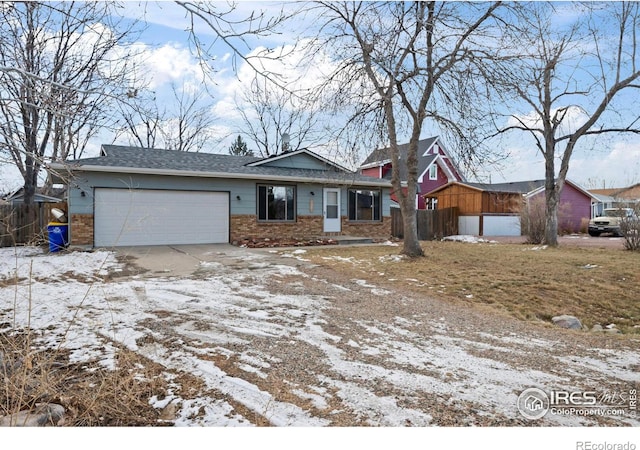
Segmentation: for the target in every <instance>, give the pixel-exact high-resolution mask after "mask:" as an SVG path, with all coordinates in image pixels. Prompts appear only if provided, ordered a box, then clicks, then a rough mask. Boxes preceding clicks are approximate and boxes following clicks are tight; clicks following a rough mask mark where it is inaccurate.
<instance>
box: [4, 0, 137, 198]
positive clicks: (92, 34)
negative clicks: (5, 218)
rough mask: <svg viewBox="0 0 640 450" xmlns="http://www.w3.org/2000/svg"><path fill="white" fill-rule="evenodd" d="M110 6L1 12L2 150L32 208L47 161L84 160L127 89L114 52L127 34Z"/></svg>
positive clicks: (33, 5)
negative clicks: (90, 141) (90, 143)
mask: <svg viewBox="0 0 640 450" xmlns="http://www.w3.org/2000/svg"><path fill="white" fill-rule="evenodd" d="M113 6H114V5H113V4H112V3H109V2H89V3H67V2H60V3H49V2H46V3H44V2H24V3H18V2H15V3H3V4H2V5H1V6H0V21H1V24H0V35H1V36H2V37H1V38H0V114H1V115H2V121H1V123H0V149H2V151H3V152H7V153H8V154H9V155H10V156H11V159H12V162H13V164H15V165H16V167H17V168H18V169H19V171H20V173H21V174H22V177H23V178H24V201H25V203H27V204H30V203H32V201H33V196H34V193H35V189H36V187H37V182H38V176H39V174H40V170H41V167H42V165H43V163H44V162H45V160H47V159H50V160H64V159H66V158H67V157H68V156H70V155H73V157H75V158H77V157H79V156H80V155H81V154H82V151H83V150H84V148H85V146H86V144H87V141H88V139H89V138H90V137H91V136H92V135H93V134H94V133H95V132H96V130H97V128H98V126H99V125H101V124H105V123H107V122H108V121H109V120H110V118H111V115H110V108H111V106H112V104H113V102H114V101H117V100H118V99H120V98H122V96H123V92H124V91H126V89H127V86H129V85H130V83H129V81H130V80H129V78H128V73H129V67H128V65H129V64H130V59H129V56H130V55H128V54H126V52H124V51H122V50H123V49H122V48H120V47H119V45H120V44H121V43H122V42H124V40H125V39H126V38H127V37H129V36H130V35H131V34H132V28H131V26H121V24H120V23H118V22H114V21H113V17H114V14H113V13H114V10H113Z"/></svg>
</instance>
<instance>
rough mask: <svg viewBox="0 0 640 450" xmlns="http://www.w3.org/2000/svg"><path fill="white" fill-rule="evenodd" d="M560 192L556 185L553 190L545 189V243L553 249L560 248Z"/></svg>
mask: <svg viewBox="0 0 640 450" xmlns="http://www.w3.org/2000/svg"><path fill="white" fill-rule="evenodd" d="M559 199H560V192H559V191H558V188H557V187H556V185H555V183H554V185H553V187H552V188H547V189H545V226H544V243H545V244H547V245H550V246H552V247H557V246H558V202H559Z"/></svg>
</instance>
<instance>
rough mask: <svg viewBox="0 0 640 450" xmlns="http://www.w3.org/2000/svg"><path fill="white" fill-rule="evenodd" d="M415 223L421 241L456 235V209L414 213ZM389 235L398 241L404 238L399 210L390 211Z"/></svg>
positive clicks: (423, 210)
mask: <svg viewBox="0 0 640 450" xmlns="http://www.w3.org/2000/svg"><path fill="white" fill-rule="evenodd" d="M416 222H417V224H418V239H420V240H421V241H431V240H433V239H439V238H442V237H444V236H451V235H455V234H458V208H443V209H435V210H425V209H420V210H418V211H416ZM391 234H392V235H393V236H394V237H397V238H400V239H402V238H403V237H404V230H403V221H402V212H401V211H400V208H392V209H391Z"/></svg>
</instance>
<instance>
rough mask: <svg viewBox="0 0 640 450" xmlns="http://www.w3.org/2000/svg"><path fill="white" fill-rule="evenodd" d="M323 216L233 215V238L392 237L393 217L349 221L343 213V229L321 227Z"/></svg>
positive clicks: (236, 239)
mask: <svg viewBox="0 0 640 450" xmlns="http://www.w3.org/2000/svg"><path fill="white" fill-rule="evenodd" d="M322 224H323V218H322V216H298V217H297V220H296V222H290V223H287V222H258V220H257V218H256V216H255V215H232V216H231V222H230V229H231V232H230V234H231V242H234V241H239V240H242V239H264V238H271V239H291V238H294V239H312V238H317V237H320V236H359V237H371V238H382V239H387V238H390V237H391V218H390V217H383V220H382V221H381V222H349V221H348V220H347V219H346V217H344V216H343V217H342V232H341V233H325V232H323V231H322Z"/></svg>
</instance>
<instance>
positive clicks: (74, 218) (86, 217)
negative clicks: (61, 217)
mask: <svg viewBox="0 0 640 450" xmlns="http://www.w3.org/2000/svg"><path fill="white" fill-rule="evenodd" d="M70 236H71V242H70V244H71V245H93V214H71V230H70Z"/></svg>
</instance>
